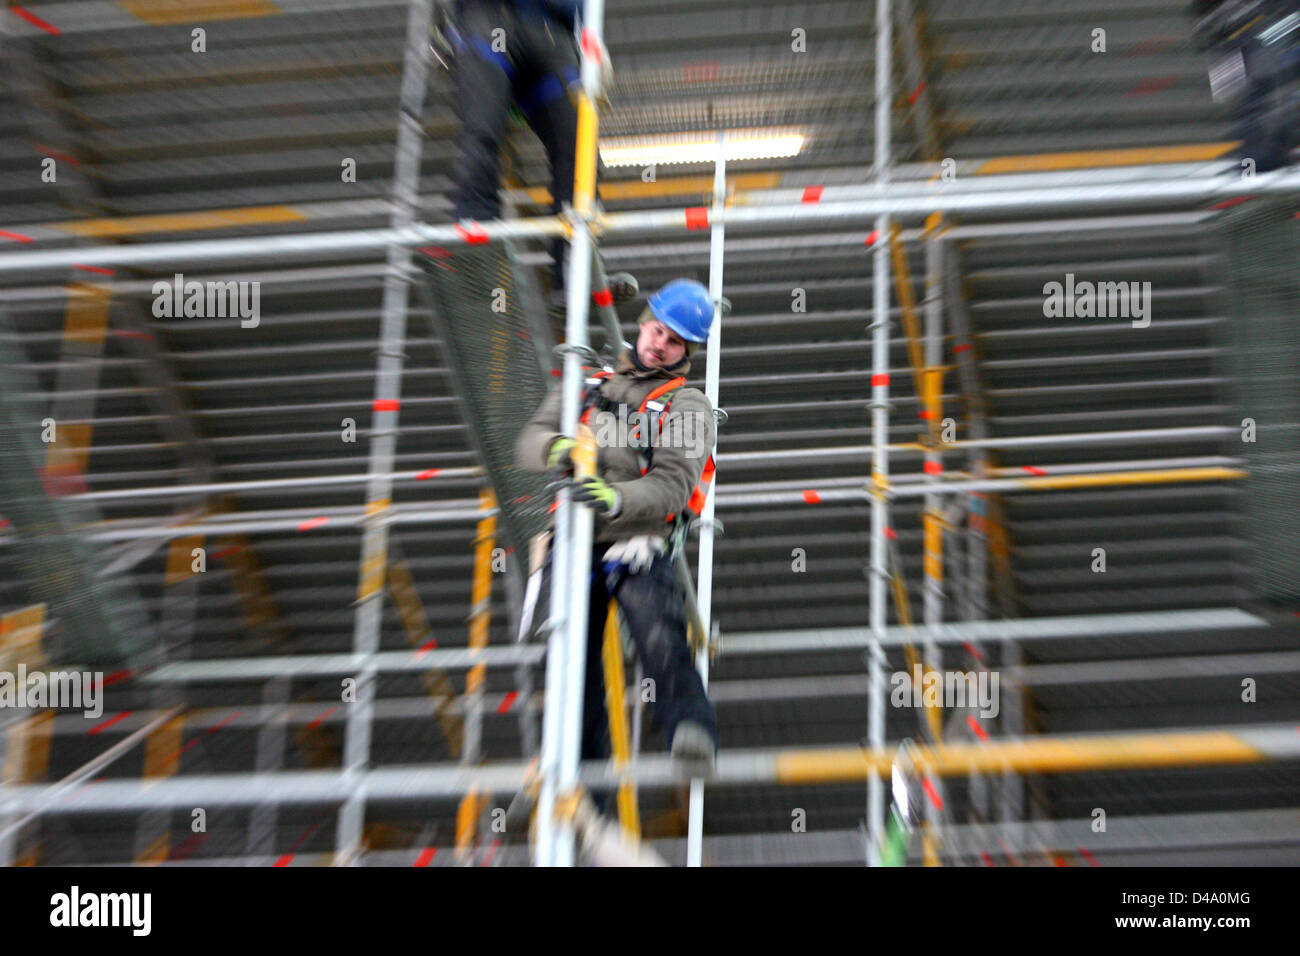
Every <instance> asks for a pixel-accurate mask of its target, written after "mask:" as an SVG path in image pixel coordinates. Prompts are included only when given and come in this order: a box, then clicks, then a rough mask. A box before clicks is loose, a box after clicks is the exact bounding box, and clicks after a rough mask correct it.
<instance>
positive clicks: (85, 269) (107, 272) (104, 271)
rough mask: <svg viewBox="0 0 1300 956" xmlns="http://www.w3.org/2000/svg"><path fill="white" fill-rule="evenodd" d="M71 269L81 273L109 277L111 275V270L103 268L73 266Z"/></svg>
mask: <svg viewBox="0 0 1300 956" xmlns="http://www.w3.org/2000/svg"><path fill="white" fill-rule="evenodd" d="M72 268H74V269H80V270H81V271H82V272H95V273H98V274H99V275H102V276H111V275H112V274H113V270H112V269H105V268H104V267H103V266H83V265H74V266H73V267H72Z"/></svg>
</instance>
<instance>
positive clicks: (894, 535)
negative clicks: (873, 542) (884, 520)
mask: <svg viewBox="0 0 1300 956" xmlns="http://www.w3.org/2000/svg"><path fill="white" fill-rule="evenodd" d="M885 537H886V538H888V539H889V540H890V541H897V540H898V532H897V531H895V530H894V529H893V528H886V529H885Z"/></svg>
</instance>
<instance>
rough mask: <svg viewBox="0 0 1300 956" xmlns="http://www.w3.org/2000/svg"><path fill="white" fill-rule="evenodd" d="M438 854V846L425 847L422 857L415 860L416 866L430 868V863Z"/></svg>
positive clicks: (421, 853)
mask: <svg viewBox="0 0 1300 956" xmlns="http://www.w3.org/2000/svg"><path fill="white" fill-rule="evenodd" d="M437 852H438V848H437V847H436V846H429V847H425V848H424V849H423V850H421V851H420V855H419V856H417V857H416V858H415V864H414V865H415V866H428V865H429V861H430V860H432V859H433V856H434V854H435V853H437Z"/></svg>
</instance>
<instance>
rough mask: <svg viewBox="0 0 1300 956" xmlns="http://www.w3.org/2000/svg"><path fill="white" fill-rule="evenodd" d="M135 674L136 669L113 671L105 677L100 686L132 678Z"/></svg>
mask: <svg viewBox="0 0 1300 956" xmlns="http://www.w3.org/2000/svg"><path fill="white" fill-rule="evenodd" d="M134 676H135V671H130V670H127V671H113V673H111V674H109V675H108V676H107V677H105V678H104V680H103V682H102V683H101V684H100V685H99V686H100V687H108V686H109V685H110V684H116V683H117V682H118V681H123V680H130V679H131V678H132V677H134Z"/></svg>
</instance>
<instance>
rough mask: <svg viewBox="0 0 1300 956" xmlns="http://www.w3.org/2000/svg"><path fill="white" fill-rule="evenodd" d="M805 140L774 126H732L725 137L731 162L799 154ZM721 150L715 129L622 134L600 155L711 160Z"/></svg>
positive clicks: (645, 162) (607, 158) (616, 161)
mask: <svg viewBox="0 0 1300 956" xmlns="http://www.w3.org/2000/svg"><path fill="white" fill-rule="evenodd" d="M805 141H806V137H805V136H804V134H803V133H800V132H798V131H797V130H781V129H770V128H769V129H730V130H727V131H726V133H725V134H724V140H723V142H724V144H725V155H726V158H727V161H728V162H737V161H739V160H745V159H781V158H784V157H788V156H797V155H798V154H799V152H800V151H801V150H802V149H803V146H804V142H805ZM717 154H718V135H717V133H711V132H709V133H706V132H699V133H670V134H666V135H661V136H622V137H612V138H610V139H607V140H602V141H601V143H600V158H601V159H602V160H604V163H605V165H606V166H611V167H612V166H656V165H662V166H669V165H674V164H683V163H711V162H713V160H714V158H715V157H716V156H717Z"/></svg>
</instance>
